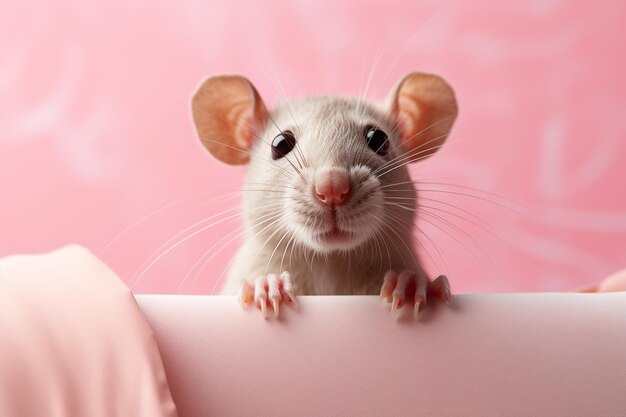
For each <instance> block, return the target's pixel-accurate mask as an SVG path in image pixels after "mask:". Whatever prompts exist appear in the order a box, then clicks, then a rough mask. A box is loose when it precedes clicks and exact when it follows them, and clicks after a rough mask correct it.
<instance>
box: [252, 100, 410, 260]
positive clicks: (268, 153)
mask: <svg viewBox="0 0 626 417" xmlns="http://www.w3.org/2000/svg"><path fill="white" fill-rule="evenodd" d="M270 116H271V120H272V121H273V122H272V121H270V123H269V124H268V126H267V127H266V129H265V130H264V132H263V133H262V135H261V140H258V141H257V142H256V143H255V145H254V146H253V149H252V154H253V156H252V158H251V160H250V169H249V171H248V175H247V181H246V182H247V184H246V187H245V188H246V189H250V190H255V191H254V192H251V193H248V194H247V195H246V198H245V200H246V201H245V204H246V209H247V210H248V213H249V215H250V216H251V217H252V218H253V219H254V220H259V219H260V218H261V217H262V216H267V215H268V214H269V212H271V211H280V213H281V216H280V217H281V218H282V219H284V221H283V222H282V223H281V226H282V232H283V233H281V236H282V235H283V234H284V235H285V236H286V237H285V239H291V238H292V237H293V242H294V243H296V244H297V243H299V244H304V245H306V246H309V247H311V248H312V249H314V250H316V251H318V252H332V251H336V250H349V249H352V248H354V247H356V246H358V245H361V244H364V243H365V242H367V241H368V240H369V239H370V238H372V237H373V236H374V235H375V234H376V233H377V232H380V230H381V225H382V222H383V221H384V220H383V219H384V218H385V205H384V189H382V188H381V186H382V185H383V184H384V183H385V182H387V183H388V181H386V180H387V179H390V180H391V181H396V182H398V177H399V175H392V173H390V174H389V175H387V176H382V177H379V176H378V175H377V174H381V173H382V172H383V167H384V165H385V164H386V163H388V162H389V161H391V159H392V158H393V156H398V155H397V154H398V151H399V150H401V148H399V146H398V145H399V144H400V142H399V140H398V139H397V137H396V135H397V133H396V132H395V130H394V125H393V123H392V122H391V121H390V120H389V119H388V118H387V116H386V114H385V113H384V112H383V111H381V110H380V109H377V108H375V107H374V106H371V105H368V104H366V103H363V102H360V101H358V100H354V99H340V98H326V97H315V98H307V99H301V100H292V101H288V102H284V103H282V104H280V105H279V106H277V108H276V109H275V110H274V111H273V112H272V113H271V115H270ZM397 171H398V172H397V173H398V174H399V173H405V170H404V169H402V170H397ZM406 180H408V178H406V177H405V181H406ZM257 190H258V191H257ZM261 190H265V192H263V191H261ZM269 202H278V203H279V204H277V205H272V206H271V207H268V209H267V210H263V209H262V208H263V206H264V205H267V203H269ZM279 237H280V236H279Z"/></svg>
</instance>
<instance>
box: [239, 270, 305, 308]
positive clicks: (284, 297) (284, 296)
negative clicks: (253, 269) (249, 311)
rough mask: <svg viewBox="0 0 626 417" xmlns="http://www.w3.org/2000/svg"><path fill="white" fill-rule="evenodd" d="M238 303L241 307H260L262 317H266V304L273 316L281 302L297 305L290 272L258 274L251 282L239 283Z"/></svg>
mask: <svg viewBox="0 0 626 417" xmlns="http://www.w3.org/2000/svg"><path fill="white" fill-rule="evenodd" d="M238 298H239V304H241V306H242V307H244V308H245V307H248V306H250V305H254V306H256V307H257V308H260V309H261V312H262V313H263V317H264V318H267V309H268V306H271V308H272V309H273V310H274V317H278V314H279V313H280V304H281V303H283V302H284V303H291V305H292V306H293V307H297V303H296V289H295V287H294V286H293V283H292V281H291V274H289V272H287V271H285V272H283V273H282V274H280V276H279V275H276V274H267V275H266V276H263V275H259V276H258V277H256V278H255V279H254V283H253V284H251V283H249V282H248V281H243V282H242V283H241V288H240V289H239V297H238Z"/></svg>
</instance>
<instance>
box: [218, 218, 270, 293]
mask: <svg viewBox="0 0 626 417" xmlns="http://www.w3.org/2000/svg"><path fill="white" fill-rule="evenodd" d="M276 217H277V218H276V219H272V220H273V221H272V222H271V223H270V224H268V225H266V226H265V227H264V228H263V229H261V230H259V231H258V232H257V233H255V234H254V235H253V236H251V237H249V238H248V239H246V241H245V242H244V244H243V245H246V244H247V243H248V242H250V241H252V240H254V239H256V238H257V237H258V236H260V235H261V234H262V233H263V232H265V231H266V230H267V229H269V228H270V227H272V226H274V225H275V224H276V223H278V222H279V221H280V220H282V217H281V216H279V215H277V216H276ZM266 244H267V241H266V242H265V243H264V244H263V245H262V246H261V247H260V248H259V251H258V252H257V253H256V254H255V256H254V257H252V258H251V260H250V262H252V261H254V260H255V259H256V258H257V257H258V256H259V253H260V252H261V251H262V249H263V248H264V247H265V245H266ZM234 260H235V257H233V258H231V260H230V262H228V264H226V266H225V267H224V268H222V271H221V272H220V274H219V275H218V276H217V279H216V280H215V283H214V284H213V288H212V289H211V294H215V289H216V288H217V286H218V285H219V284H220V283H221V282H222V276H223V275H224V272H225V271H226V270H227V269H229V268H230V265H231V264H232V263H233V262H234Z"/></svg>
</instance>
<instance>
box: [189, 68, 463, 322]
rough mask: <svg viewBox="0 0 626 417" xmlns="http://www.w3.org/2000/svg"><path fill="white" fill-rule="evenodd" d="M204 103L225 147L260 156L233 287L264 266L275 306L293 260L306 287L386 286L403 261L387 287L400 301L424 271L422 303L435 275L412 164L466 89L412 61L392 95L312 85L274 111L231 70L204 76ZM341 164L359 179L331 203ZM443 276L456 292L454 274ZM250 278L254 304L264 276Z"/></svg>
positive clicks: (367, 289)
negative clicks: (423, 260) (417, 227)
mask: <svg viewBox="0 0 626 417" xmlns="http://www.w3.org/2000/svg"><path fill="white" fill-rule="evenodd" d="M192 110H193V115H194V121H195V124H196V127H197V129H198V133H199V135H200V139H201V140H202V142H203V143H204V145H205V147H206V148H207V149H208V150H209V151H210V152H211V153H212V154H213V155H214V156H215V157H217V158H218V159H220V160H222V161H224V162H227V163H230V164H242V163H248V162H249V164H250V165H249V169H248V173H247V175H246V180H245V186H244V193H243V215H244V221H245V226H246V228H247V236H246V241H245V244H244V245H243V246H242V248H241V249H240V250H239V252H238V253H237V255H236V257H235V259H234V262H233V264H232V267H231V268H230V271H229V275H228V279H227V282H226V285H225V286H224V289H223V293H225V294H233V293H235V292H236V291H237V289H238V288H239V287H240V285H241V282H242V280H251V279H254V278H255V277H259V276H260V277H261V278H260V280H257V281H256V282H255V288H256V290H254V291H257V293H255V295H254V299H255V302H259V303H260V305H261V306H262V309H263V311H264V313H265V301H261V300H265V298H264V297H265V295H264V294H265V289H263V287H264V286H265V284H264V282H265V281H264V280H265V277H271V279H269V278H268V279H269V280H270V281H271V284H270V285H269V292H270V293H272V294H273V295H272V294H270V298H272V297H274V298H273V299H272V302H273V303H277V302H278V300H277V299H276V297H280V293H279V292H278V291H279V288H281V287H279V286H277V285H276V279H275V278H274V277H275V275H272V274H280V273H281V272H282V271H283V270H289V271H290V272H291V277H292V280H293V282H294V283H295V286H296V288H297V293H298V294H377V293H378V292H379V290H380V288H381V284H382V282H383V275H384V274H385V271H387V270H393V271H390V272H389V273H388V274H386V275H385V283H386V286H387V287H384V288H383V291H382V292H383V293H385V292H388V291H389V288H393V287H395V286H396V282H397V287H396V290H397V292H398V294H397V295H394V306H396V307H397V303H396V299H397V297H399V296H400V293H403V292H404V289H405V287H406V285H407V282H408V281H409V280H412V279H417V281H416V284H415V285H414V287H416V288H417V291H418V294H417V295H416V307H415V309H416V312H417V311H418V309H419V306H420V300H421V299H425V297H426V293H425V285H428V286H430V284H428V282H429V280H428V277H426V276H425V273H424V270H423V268H422V265H421V264H420V262H419V259H418V256H417V254H416V252H415V250H414V244H415V243H416V242H414V238H413V228H414V223H413V222H414V220H415V214H416V211H417V193H416V191H415V189H414V187H413V183H412V182H411V178H410V176H409V173H408V170H407V169H406V165H407V164H408V163H409V162H413V161H416V160H419V159H423V158H425V157H427V156H429V155H430V154H432V153H434V152H436V150H437V149H438V148H439V147H440V146H441V145H442V144H443V142H444V141H445V138H446V137H447V135H448V133H449V131H450V129H451V127H452V124H453V122H454V119H455V117H456V114H457V107H456V99H455V98H454V92H453V91H452V89H451V88H450V86H449V85H448V84H447V83H446V82H445V81H444V80H443V79H441V78H440V77H437V76H435V75H430V74H421V73H411V74H409V75H407V76H406V77H405V78H404V79H403V80H402V81H401V82H400V84H399V85H398V87H397V88H396V89H395V90H393V91H392V93H391V94H390V99H389V100H388V102H387V103H386V104H376V103H371V102H368V101H365V100H362V99H357V98H341V97H309V98H303V99H295V100H287V101H285V102H283V103H280V104H279V105H277V106H276V107H275V108H274V109H273V110H272V111H268V110H267V109H266V108H265V105H264V104H263V101H262V99H261V97H260V95H259V94H258V92H257V91H256V89H255V88H254V87H253V86H252V84H251V83H250V82H249V81H248V80H246V79H245V78H243V77H240V76H221V77H213V78H209V79H208V80H207V81H205V82H204V84H202V86H201V87H200V88H199V90H198V92H197V93H196V95H195V96H194V98H193V108H192ZM368 126H375V127H376V128H377V129H380V130H382V131H384V132H385V133H386V134H387V136H388V140H389V151H388V153H387V154H386V155H384V156H383V155H381V154H379V153H377V152H375V151H374V150H372V149H370V148H369V146H368V143H367V139H366V137H365V135H366V132H367V130H368ZM286 130H289V131H291V132H292V133H293V136H294V137H295V140H296V145H295V147H294V148H293V149H292V150H291V151H290V152H288V153H287V154H286V155H285V156H283V157H282V158H278V159H273V158H272V147H271V144H272V141H273V139H274V138H275V137H276V136H277V135H279V134H280V133H281V132H284V131H286ZM333 173H334V174H333ZM337 173H340V175H341V178H343V180H342V181H345V182H344V183H345V184H351V189H349V197H348V198H347V199H346V200H345V201H343V200H342V203H341V204H337V205H332V204H331V205H330V206H329V204H328V203H321V202H320V200H319V198H317V199H316V191H317V188H316V186H317V185H319V183H324V181H327V180H328V179H329V178H334V177H333V175H339V174H337ZM324 175H327V176H326V177H324ZM347 177H349V181H348V179H347ZM320 178H324V180H320ZM318 181H319V182H318ZM333 181H334V180H333ZM317 194H318V197H319V193H317ZM333 231H336V232H337V233H344V232H345V234H343V235H341V236H343V237H344V239H341V238H338V239H334V238H331V239H329V238H328V233H333ZM346 235H347V236H348V238H345V236H346ZM417 243H419V242H417ZM394 271H398V272H400V271H405V272H403V273H401V274H400V276H398V275H397V274H396V272H394ZM268 274H269V275H268ZM416 277H417V278H416ZM287 284H288V285H289V289H290V291H291V286H290V283H287ZM433 285H434V283H433ZM435 287H436V288H438V293H439V294H440V296H441V298H442V299H444V300H447V299H448V298H449V287H448V283H447V280H446V279H445V277H443V278H442V279H440V280H439V281H438V282H437V283H436V285H435ZM241 288H242V289H244V290H245V291H244V297H243V299H242V300H243V303H244V304H245V303H246V300H248V298H249V297H252V294H251V292H250V291H251V288H252V287H250V286H249V285H248V286H247V285H246V284H244V285H243V286H242V287H241ZM429 288H430V287H429ZM394 294H395V293H394ZM293 295H294V294H290V296H293ZM277 308H278V307H277V306H276V307H275V309H274V310H275V313H277V312H278V310H277Z"/></svg>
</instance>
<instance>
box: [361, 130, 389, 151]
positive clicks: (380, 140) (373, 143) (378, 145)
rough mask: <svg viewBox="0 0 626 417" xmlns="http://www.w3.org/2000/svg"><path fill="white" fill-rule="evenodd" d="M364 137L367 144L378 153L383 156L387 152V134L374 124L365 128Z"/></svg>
mask: <svg viewBox="0 0 626 417" xmlns="http://www.w3.org/2000/svg"><path fill="white" fill-rule="evenodd" d="M365 139H366V140H367V146H369V147H370V149H371V150H373V151H374V152H376V153H377V154H378V155H380V156H385V155H387V152H389V141H388V140H387V134H386V133H385V132H383V131H382V130H380V129H378V128H377V127H376V126H367V127H366V128H365Z"/></svg>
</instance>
